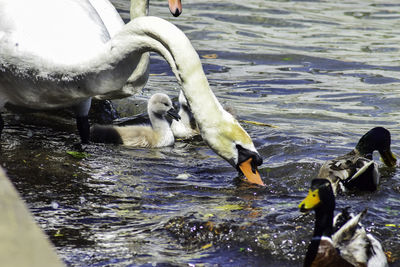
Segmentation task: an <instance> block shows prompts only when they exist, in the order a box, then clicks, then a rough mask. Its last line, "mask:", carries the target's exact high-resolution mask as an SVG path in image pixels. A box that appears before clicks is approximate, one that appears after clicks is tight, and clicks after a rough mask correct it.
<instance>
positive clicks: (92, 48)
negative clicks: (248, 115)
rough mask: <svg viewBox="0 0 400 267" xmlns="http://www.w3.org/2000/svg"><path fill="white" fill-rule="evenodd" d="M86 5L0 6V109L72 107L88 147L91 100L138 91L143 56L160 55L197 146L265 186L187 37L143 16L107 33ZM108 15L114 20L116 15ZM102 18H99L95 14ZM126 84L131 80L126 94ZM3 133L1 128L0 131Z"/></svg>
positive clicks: (53, 0)
mask: <svg viewBox="0 0 400 267" xmlns="http://www.w3.org/2000/svg"><path fill="white" fill-rule="evenodd" d="M92 2H93V3H94V2H96V3H97V1H89V0H69V1H64V0H37V1H30V0H13V1H8V0H0V7H1V8H0V47H1V50H0V109H1V108H3V107H4V105H5V104H7V103H10V104H13V105H15V106H19V107H23V108H31V109H37V110H51V109H57V108H64V107H74V109H75V112H76V114H77V116H76V122H77V123H76V124H77V128H78V132H79V136H80V139H81V143H82V144H86V143H89V140H90V125H89V120H88V116H87V115H88V112H89V109H90V105H91V99H92V97H96V96H104V97H110V98H111V95H113V94H117V95H118V93H120V92H121V89H123V88H130V89H129V92H123V93H124V94H128V95H134V94H136V93H138V92H140V91H141V90H142V88H143V87H144V85H145V84H146V82H147V79H148V72H147V70H148V68H147V64H146V62H147V63H148V61H147V60H144V59H143V58H144V57H145V54H146V53H148V52H156V53H158V54H160V55H161V56H162V57H163V58H164V59H165V60H166V61H167V62H168V64H169V65H170V67H171V69H172V72H173V73H174V75H175V77H176V80H177V82H178V84H179V86H180V88H181V89H182V90H183V92H184V95H185V97H186V99H187V102H188V104H189V106H190V108H191V110H192V113H193V116H194V118H195V120H196V122H197V124H198V127H199V131H200V134H201V137H202V139H203V140H204V141H205V143H206V144H207V145H208V146H209V148H210V149H212V150H213V151H214V152H215V153H216V154H217V155H219V156H220V157H221V158H222V159H224V160H225V161H227V162H228V163H229V164H230V165H231V166H232V167H233V168H235V169H236V170H237V171H238V173H239V175H242V174H243V175H244V180H245V181H246V182H249V183H254V184H258V185H261V186H265V184H264V183H263V181H262V179H261V176H260V174H259V172H258V169H257V167H258V166H260V165H261V164H262V162H263V160H262V157H261V156H260V154H259V153H258V151H257V149H256V148H255V146H254V143H253V141H252V139H251V137H250V135H249V134H248V133H247V132H246V131H245V130H244V129H243V128H242V126H241V125H240V124H239V122H238V121H237V120H236V119H235V118H234V117H233V116H232V115H231V114H229V113H228V112H226V111H225V110H224V109H223V108H222V106H221V104H220V103H219V101H218V99H217V98H216V96H215V95H214V93H213V91H212V90H211V88H210V85H209V83H208V80H207V77H206V76H205V73H204V70H203V67H202V64H201V60H200V58H199V55H198V54H197V52H196V50H195V49H194V48H193V46H192V44H191V42H190V40H189V39H188V38H187V37H186V35H185V34H184V33H183V32H182V31H181V30H180V29H178V28H177V27H176V26H175V25H173V24H172V23H170V22H168V21H166V20H164V19H162V18H158V17H153V16H140V17H137V18H134V19H133V20H131V21H130V22H128V23H127V24H125V25H123V23H122V20H121V19H120V18H119V20H120V23H122V25H121V24H120V28H119V30H118V31H117V32H115V33H113V34H111V33H110V32H108V28H109V27H106V24H107V20H106V19H105V17H107V18H108V19H109V20H112V21H114V22H116V19H115V17H113V16H107V13H106V12H104V13H103V12H101V11H104V9H100V8H99V10H97V9H96V6H95V5H94V4H93V3H92ZM103 2H104V3H106V4H109V5H108V8H109V9H107V10H108V11H111V8H113V12H111V13H112V14H114V15H116V14H117V12H116V10H115V8H114V7H113V6H112V5H111V3H109V2H108V1H106V0H103ZM100 14H101V15H100ZM128 79H130V80H131V82H130V84H129V86H128V87H126V86H124V85H126V83H127V81H128ZM0 128H3V126H1V127H0Z"/></svg>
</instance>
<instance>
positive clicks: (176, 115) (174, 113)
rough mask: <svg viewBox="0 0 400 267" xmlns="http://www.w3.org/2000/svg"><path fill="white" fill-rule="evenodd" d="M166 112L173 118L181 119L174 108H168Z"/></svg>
mask: <svg viewBox="0 0 400 267" xmlns="http://www.w3.org/2000/svg"><path fill="white" fill-rule="evenodd" d="M167 114H168V115H170V116H171V117H172V118H173V119H174V120H177V121H179V120H180V119H181V116H179V114H178V112H177V111H176V109H174V108H171V109H170V110H168V111H167Z"/></svg>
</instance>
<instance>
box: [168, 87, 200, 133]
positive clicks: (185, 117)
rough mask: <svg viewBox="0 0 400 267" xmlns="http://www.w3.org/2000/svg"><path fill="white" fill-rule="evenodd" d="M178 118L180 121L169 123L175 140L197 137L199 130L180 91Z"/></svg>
mask: <svg viewBox="0 0 400 267" xmlns="http://www.w3.org/2000/svg"><path fill="white" fill-rule="evenodd" d="M178 102H179V112H178V114H179V116H180V118H181V119H180V120H173V121H172V122H171V129H172V132H173V133H174V136H175V137H176V138H182V139H189V138H192V137H194V136H196V135H199V134H200V132H199V128H198V127H197V123H196V120H195V119H194V117H193V113H192V111H191V110H190V107H189V105H188V103H187V100H186V98H185V96H184V95H183V92H182V90H181V91H180V92H179V97H178Z"/></svg>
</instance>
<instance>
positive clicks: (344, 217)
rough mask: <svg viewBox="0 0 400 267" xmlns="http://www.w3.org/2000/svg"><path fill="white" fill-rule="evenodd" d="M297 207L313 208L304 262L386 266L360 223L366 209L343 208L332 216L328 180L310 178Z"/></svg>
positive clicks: (332, 201)
mask: <svg viewBox="0 0 400 267" xmlns="http://www.w3.org/2000/svg"><path fill="white" fill-rule="evenodd" d="M299 208H300V211H302V212H308V211H310V210H314V211H315V226H314V233H313V237H312V240H311V243H310V245H309V246H308V250H307V254H306V257H305V260H304V266H321V267H322V266H324V267H326V266H344V267H346V266H371V267H372V266H373V267H381V266H382V267H383V266H388V263H387V259H386V256H385V253H384V252H383V250H382V246H381V244H380V243H379V241H378V240H377V239H376V238H374V237H373V236H372V235H371V234H367V233H366V231H365V229H364V228H363V227H362V226H361V224H360V220H361V219H362V217H363V216H364V215H365V213H366V210H364V211H363V212H361V213H360V214H358V215H357V216H354V215H350V214H349V213H348V211H347V210H346V209H345V210H344V211H343V212H342V213H340V214H338V215H337V216H336V217H335V218H334V217H333V213H334V210H335V195H334V194H333V190H332V186H331V183H330V182H329V180H327V179H313V180H312V182H311V189H310V190H309V192H308V195H307V197H306V198H305V199H304V200H303V201H302V202H301V203H300V205H299ZM334 222H335V223H334Z"/></svg>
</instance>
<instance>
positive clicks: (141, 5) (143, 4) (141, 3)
mask: <svg viewBox="0 0 400 267" xmlns="http://www.w3.org/2000/svg"><path fill="white" fill-rule="evenodd" d="M130 14H131V20H133V19H135V18H138V17H142V16H147V15H148V14H149V0H131V8H130Z"/></svg>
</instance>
